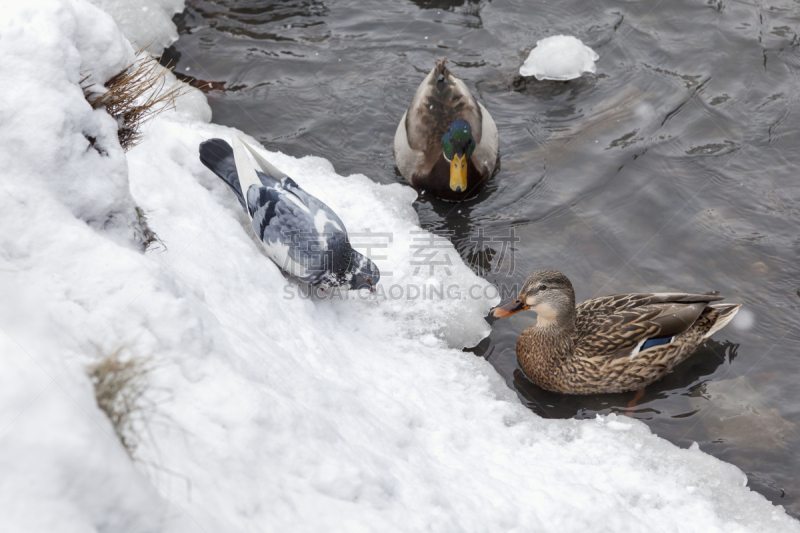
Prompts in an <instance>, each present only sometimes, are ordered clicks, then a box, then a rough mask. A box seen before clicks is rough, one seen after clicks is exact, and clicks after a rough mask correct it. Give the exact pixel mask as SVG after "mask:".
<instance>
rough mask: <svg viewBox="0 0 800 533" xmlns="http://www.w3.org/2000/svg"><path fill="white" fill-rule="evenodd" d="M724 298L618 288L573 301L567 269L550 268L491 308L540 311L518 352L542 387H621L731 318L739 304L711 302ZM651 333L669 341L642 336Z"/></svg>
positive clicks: (638, 383) (643, 382) (650, 377)
mask: <svg viewBox="0 0 800 533" xmlns="http://www.w3.org/2000/svg"><path fill="white" fill-rule="evenodd" d="M540 287H542V288H541V289H540ZM722 299H723V298H722V297H721V296H718V293H708V294H685V293H658V294H619V295H614V296H604V297H601V298H594V299H592V300H587V301H585V302H583V303H581V304H579V305H578V306H575V303H574V302H575V297H574V293H573V291H572V285H571V284H570V283H569V280H568V279H567V278H566V276H564V275H563V274H560V273H558V272H555V271H552V270H549V271H548V270H545V271H541V272H537V273H536V274H534V275H533V276H531V277H530V278H528V281H527V282H526V283H525V286H524V287H523V290H522V291H521V293H520V296H519V297H518V298H517V299H516V300H514V301H513V302H510V303H509V304H507V305H505V306H502V307H499V308H497V309H496V310H495V313H494V314H495V316H507V315H509V314H513V313H515V312H518V311H522V310H525V309H533V310H534V311H536V312H537V313H539V323H537V324H536V325H533V326H531V327H529V328H527V329H526V330H525V331H523V332H522V334H521V335H520V337H519V339H518V340H517V360H518V361H519V364H520V366H521V367H522V370H523V371H524V372H525V374H526V375H527V376H528V378H530V379H531V381H533V382H534V383H536V384H537V385H539V386H540V387H542V388H545V389H548V390H552V391H556V392H563V393H567V394H597V393H616V392H625V391H634V390H641V389H643V388H644V387H646V386H647V385H649V384H650V383H652V382H654V381H656V380H658V379H660V378H661V377H663V376H664V374H666V373H667V372H669V371H670V370H671V369H672V368H673V367H674V366H675V365H677V364H678V363H680V362H681V361H683V360H685V359H686V358H687V357H689V355H691V354H692V352H694V350H695V349H696V348H697V347H698V346H699V345H700V344H702V343H703V341H705V340H706V339H707V338H709V337H710V336H711V335H712V334H713V333H714V332H716V331H718V330H719V329H721V328H723V327H724V326H725V325H726V324H727V323H728V322H730V320H731V319H732V318H733V317H734V315H735V314H736V312H737V311H738V309H739V307H740V304H713V305H712V304H710V302H715V301H718V300H722ZM654 339H662V342H667V343H665V344H661V345H654V346H650V345H649V344H645V343H647V342H648V341H650V343H652V342H653V340H654ZM666 339H671V341H666Z"/></svg>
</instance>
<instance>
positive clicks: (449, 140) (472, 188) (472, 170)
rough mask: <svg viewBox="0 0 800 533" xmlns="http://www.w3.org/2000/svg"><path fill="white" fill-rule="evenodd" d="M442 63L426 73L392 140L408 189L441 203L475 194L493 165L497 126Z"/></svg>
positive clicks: (484, 109)
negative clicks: (429, 194)
mask: <svg viewBox="0 0 800 533" xmlns="http://www.w3.org/2000/svg"><path fill="white" fill-rule="evenodd" d="M445 61H447V58H442V60H441V61H439V62H438V63H436V66H435V67H433V69H432V70H431V71H430V73H428V75H427V76H426V77H425V79H424V80H422V83H421V84H420V86H419V88H418V89H417V92H416V93H414V98H413V99H412V100H411V105H410V106H409V107H408V111H406V112H405V114H404V115H403V118H402V119H400V124H399V125H398V126H397V132H396V133H395V135H394V158H395V160H396V161H397V168H399V169H400V173H401V174H402V175H403V177H405V178H406V179H407V180H408V181H409V183H411V185H412V186H413V187H414V188H415V189H418V190H423V191H428V192H430V193H431V194H434V195H436V196H438V197H440V198H444V199H445V200H461V199H463V198H466V197H467V196H471V195H473V194H475V193H476V192H477V191H478V190H479V189H480V188H481V186H482V185H483V184H484V183H485V182H486V180H488V179H489V177H490V176H491V175H492V171H494V167H495V164H496V162H497V143H498V137H497V126H496V125H495V123H494V120H493V119H492V117H491V115H489V112H488V111H486V108H485V107H483V105H481V104H480V103H479V102H477V101H476V100H475V98H473V96H472V93H470V92H469V89H468V88H467V86H466V85H464V82H463V81H461V80H460V79H458V78H456V77H455V76H453V74H452V73H451V72H450V70H448V68H447V67H446V66H445V64H444V63H445Z"/></svg>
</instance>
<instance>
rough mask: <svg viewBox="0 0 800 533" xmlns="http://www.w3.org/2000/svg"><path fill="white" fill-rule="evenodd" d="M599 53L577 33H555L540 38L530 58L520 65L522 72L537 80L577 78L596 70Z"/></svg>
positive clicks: (520, 71)
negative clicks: (584, 42)
mask: <svg viewBox="0 0 800 533" xmlns="http://www.w3.org/2000/svg"><path fill="white" fill-rule="evenodd" d="M599 57H600V56H599V55H597V52H595V51H594V50H592V49H591V48H589V47H588V46H586V45H585V44H583V43H582V42H581V40H580V39H578V38H577V37H572V36H569V35H554V36H553V37H548V38H546V39H542V40H541V41H537V43H536V48H534V49H533V50H531V53H530V54H529V55H528V59H526V60H525V63H523V64H522V66H521V67H520V68H519V73H520V74H521V75H523V76H535V77H536V79H537V80H561V81H566V80H574V79H575V78H580V77H581V76H582V75H583V74H584V73H585V72H590V73H592V74H594V72H595V71H596V70H597V67H596V66H595V64H594V62H595V61H597V59H598V58H599Z"/></svg>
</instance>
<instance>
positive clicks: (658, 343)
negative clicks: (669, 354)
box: [639, 337, 674, 352]
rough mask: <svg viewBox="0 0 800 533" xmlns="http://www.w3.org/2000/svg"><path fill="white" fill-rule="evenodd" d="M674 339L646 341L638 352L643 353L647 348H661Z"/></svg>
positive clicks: (664, 338)
mask: <svg viewBox="0 0 800 533" xmlns="http://www.w3.org/2000/svg"><path fill="white" fill-rule="evenodd" d="M673 338H674V337H662V338H660V339H647V340H646V341H644V344H642V348H641V349H640V350H639V351H640V352H643V351H645V350H646V349H648V348H652V347H653V346H661V345H662V344H669V343H670V342H672V339H673Z"/></svg>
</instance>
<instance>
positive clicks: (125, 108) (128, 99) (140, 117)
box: [81, 48, 194, 152]
mask: <svg viewBox="0 0 800 533" xmlns="http://www.w3.org/2000/svg"><path fill="white" fill-rule="evenodd" d="M171 70H172V68H166V69H164V68H162V67H161V66H160V65H159V62H158V59H156V58H152V57H150V56H148V55H147V53H146V52H145V51H144V48H140V49H139V51H137V52H136V61H134V62H133V64H131V65H130V66H128V67H127V68H126V69H125V70H123V71H122V72H120V73H119V74H117V75H116V76H114V77H112V78H111V79H110V80H108V81H107V82H106V83H105V88H106V91H105V92H102V93H98V92H97V91H92V89H91V88H92V87H93V85H88V86H87V85H83V84H81V86H82V87H83V92H84V94H85V95H86V99H87V100H88V102H89V103H90V104H91V105H92V107H94V108H98V107H105V108H106V111H107V112H108V114H109V115H111V116H112V117H114V118H115V119H116V120H117V123H118V124H119V129H118V130H117V135H118V136H119V143H120V145H122V148H123V149H124V150H125V151H126V152H127V151H128V150H130V149H131V148H133V147H134V146H136V145H137V144H139V142H141V140H142V126H143V125H144V123H146V122H147V121H148V120H151V119H153V118H154V117H156V116H158V114H159V113H161V112H163V111H166V110H167V109H173V108H174V107H175V99H176V98H178V97H179V96H181V95H183V94H186V93H187V92H189V91H193V90H194V89H193V88H192V87H189V86H188V85H186V84H183V83H177V84H175V85H174V86H172V87H171V88H169V89H167V88H166V83H167V80H166V75H167V72H169V71H171ZM86 79H87V78H85V79H84V83H85V81H86Z"/></svg>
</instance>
